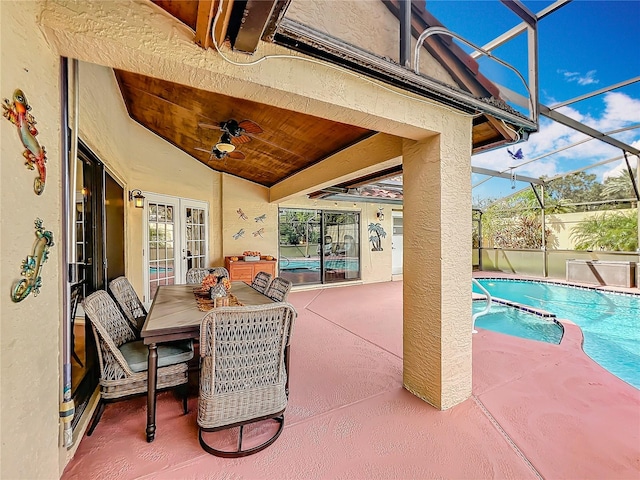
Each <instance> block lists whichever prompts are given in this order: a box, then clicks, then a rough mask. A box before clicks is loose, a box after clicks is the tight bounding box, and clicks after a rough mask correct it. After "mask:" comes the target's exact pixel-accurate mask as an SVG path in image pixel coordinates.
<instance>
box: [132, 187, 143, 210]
mask: <svg viewBox="0 0 640 480" xmlns="http://www.w3.org/2000/svg"><path fill="white" fill-rule="evenodd" d="M129 201H130V202H134V203H133V205H134V206H135V207H136V208H142V207H144V195H142V191H140V190H137V189H136V190H131V191H130V192H129Z"/></svg>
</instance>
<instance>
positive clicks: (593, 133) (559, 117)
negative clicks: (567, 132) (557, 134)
mask: <svg viewBox="0 0 640 480" xmlns="http://www.w3.org/2000/svg"><path fill="white" fill-rule="evenodd" d="M540 113H541V114H542V115H544V116H545V117H548V118H550V119H551V120H555V121H556V122H558V123H561V124H562V125H566V126H567V127H570V128H573V129H574V130H577V131H578V132H580V133H584V134H585V135H589V136H590V137H593V138H596V139H598V140H600V141H602V142H605V143H608V144H609V145H613V146H614V147H617V148H619V149H620V150H623V151H625V152H629V153H631V154H632V155H636V156H638V158H640V150H638V149H637V148H635V147H632V146H631V145H627V144H626V143H624V142H621V141H620V140H616V139H615V138H611V137H610V136H608V135H606V134H604V133H602V132H599V131H598V130H596V129H594V128H591V127H589V126H587V125H585V124H584V123H581V122H579V121H577V120H574V119H573V118H571V117H568V116H566V115H564V114H562V113H560V112H556V111H555V110H551V109H550V108H549V107H547V106H546V105H542V104H540Z"/></svg>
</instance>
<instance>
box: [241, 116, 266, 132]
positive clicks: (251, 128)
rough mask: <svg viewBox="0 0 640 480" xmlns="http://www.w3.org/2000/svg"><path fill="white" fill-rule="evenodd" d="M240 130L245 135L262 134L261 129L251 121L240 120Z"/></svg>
mask: <svg viewBox="0 0 640 480" xmlns="http://www.w3.org/2000/svg"><path fill="white" fill-rule="evenodd" d="M238 125H239V126H240V128H242V129H243V130H244V131H245V132H247V133H253V134H254V135H255V134H258V133H262V132H263V130H262V127H260V125H258V124H257V123H256V122H252V121H251V120H242V121H241V122H240V123H239V124H238Z"/></svg>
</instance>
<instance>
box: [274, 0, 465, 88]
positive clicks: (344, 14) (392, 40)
mask: <svg viewBox="0 0 640 480" xmlns="http://www.w3.org/2000/svg"><path fill="white" fill-rule="evenodd" d="M285 18H288V19H291V20H295V21H297V22H299V23H302V24H303V25H307V26H310V27H311V28H313V29H315V30H317V31H319V32H321V33H324V34H326V35H330V36H332V37H334V38H337V39H339V40H341V41H343V42H346V43H348V44H350V45H355V46H356V47H358V48H360V49H362V50H365V51H367V52H370V53H373V54H375V55H377V56H379V57H386V58H390V59H391V60H393V61H394V62H396V63H400V21H399V20H398V19H397V18H396V17H395V16H394V15H393V14H392V13H391V11H390V10H389V9H388V8H387V7H386V6H385V5H384V4H383V3H382V2H381V1H380V0H355V1H353V0H349V1H336V0H314V1H309V0H293V1H292V2H291V4H290V5H289V8H288V9H287V13H286V15H285ZM442 38H446V39H447V40H448V39H449V37H442ZM415 46H416V39H415V38H413V37H411V62H413V55H414V49H415ZM420 73H422V74H424V75H427V76H429V77H431V78H435V79H437V80H440V81H441V82H444V83H446V84H447V85H452V86H457V85H456V83H455V82H454V80H453V79H452V78H451V75H449V73H448V72H447V71H446V70H445V69H444V68H442V66H441V65H440V63H439V62H438V61H436V60H435V59H434V58H433V57H432V56H431V55H430V54H429V52H427V50H426V49H424V48H423V49H422V51H421V52H420Z"/></svg>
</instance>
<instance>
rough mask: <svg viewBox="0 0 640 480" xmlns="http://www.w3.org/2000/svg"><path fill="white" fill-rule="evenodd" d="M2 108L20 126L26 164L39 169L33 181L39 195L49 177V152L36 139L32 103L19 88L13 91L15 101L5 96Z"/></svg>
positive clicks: (19, 130)
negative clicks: (46, 164) (47, 164)
mask: <svg viewBox="0 0 640 480" xmlns="http://www.w3.org/2000/svg"><path fill="white" fill-rule="evenodd" d="M2 108H3V109H4V112H3V113H2V116H3V117H4V118H6V119H7V120H9V121H10V122H11V123H13V124H14V125H15V126H16V127H17V128H18V135H20V141H21V142H22V145H23V146H24V147H25V150H24V152H22V156H24V158H25V159H26V162H25V165H26V166H27V168H28V169H29V170H33V169H34V168H36V167H37V169H38V176H37V177H36V179H35V181H34V182H33V190H34V191H35V192H36V194H37V195H41V194H42V192H43V191H44V184H45V181H46V179H47V167H46V166H45V163H46V161H47V153H46V151H45V149H44V147H43V146H41V145H40V143H38V140H36V135H38V130H37V129H36V127H35V125H36V120H35V118H33V115H31V114H30V113H29V110H31V105H29V103H28V102H27V97H26V96H25V95H24V92H23V91H22V90H20V89H17V90H16V91H15V92H13V102H10V101H9V100H8V99H6V98H5V99H4V104H3V105H2ZM34 165H35V167H34Z"/></svg>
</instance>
